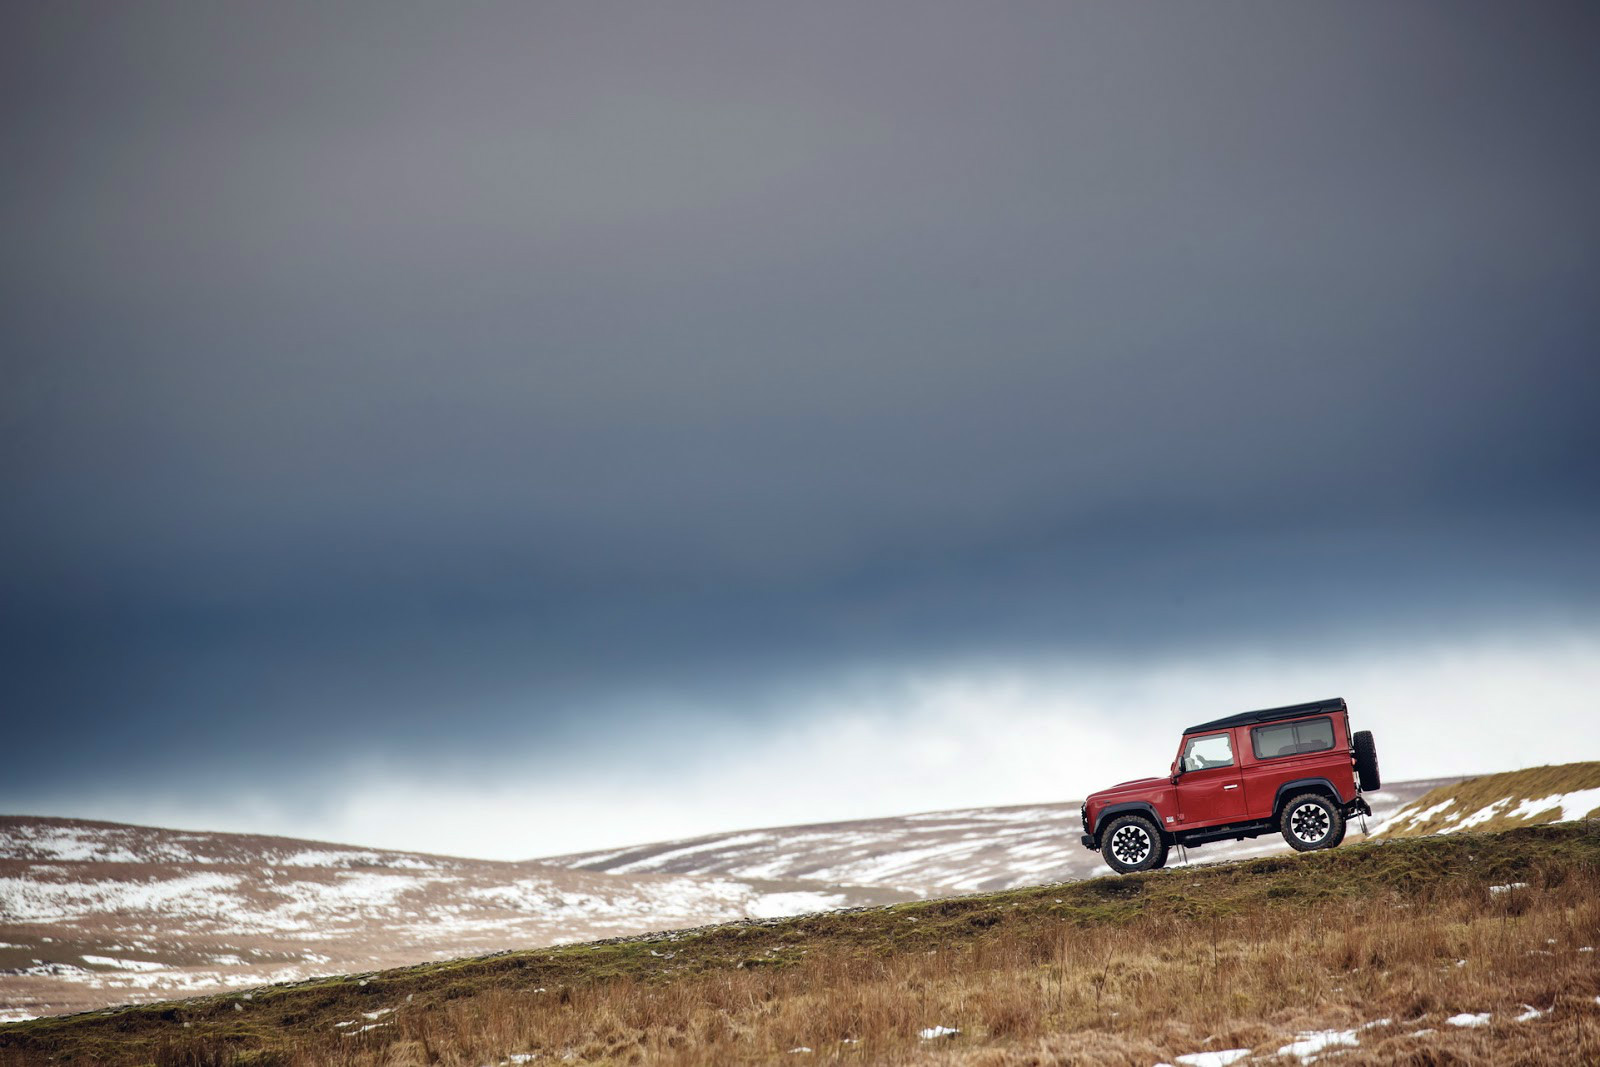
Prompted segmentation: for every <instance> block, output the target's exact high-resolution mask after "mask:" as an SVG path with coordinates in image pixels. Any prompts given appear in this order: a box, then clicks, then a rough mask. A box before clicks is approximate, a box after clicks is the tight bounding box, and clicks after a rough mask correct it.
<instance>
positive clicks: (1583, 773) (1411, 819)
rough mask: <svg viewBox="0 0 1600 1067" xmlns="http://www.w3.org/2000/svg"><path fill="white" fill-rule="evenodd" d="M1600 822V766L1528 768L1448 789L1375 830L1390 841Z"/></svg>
mask: <svg viewBox="0 0 1600 1067" xmlns="http://www.w3.org/2000/svg"><path fill="white" fill-rule="evenodd" d="M1583 818H1600V762H1590V763H1564V764H1560V765H1558V766H1554V767H1528V768H1525V769H1523V770H1520V771H1506V772H1503V773H1501V774H1486V775H1483V776H1482V777H1480V778H1471V779H1467V780H1466V781H1462V782H1456V783H1452V784H1448V785H1442V786H1440V787H1439V788H1437V789H1432V790H1429V791H1428V792H1427V793H1425V794H1424V795H1422V796H1420V797H1418V798H1417V799H1416V800H1414V801H1412V802H1411V803H1409V804H1407V805H1406V806H1405V807H1403V808H1401V809H1399V810H1398V811H1396V812H1394V814H1393V815H1391V816H1390V817H1389V818H1387V819H1385V820H1384V822H1383V824H1382V825H1381V826H1379V827H1376V828H1375V829H1374V832H1375V833H1379V834H1382V835H1383V836H1385V837H1415V836H1418V835H1420V834H1450V833H1456V832H1457V831H1460V830H1509V829H1511V828H1512V827H1514V826H1536V825H1539V824H1542V823H1551V822H1568V821H1570V820H1573V819H1583Z"/></svg>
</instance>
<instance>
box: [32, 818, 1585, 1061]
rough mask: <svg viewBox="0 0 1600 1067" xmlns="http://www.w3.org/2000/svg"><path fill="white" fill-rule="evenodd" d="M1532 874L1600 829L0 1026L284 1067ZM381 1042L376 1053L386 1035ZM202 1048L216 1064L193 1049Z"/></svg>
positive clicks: (1550, 829)
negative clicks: (316, 1038)
mask: <svg viewBox="0 0 1600 1067" xmlns="http://www.w3.org/2000/svg"><path fill="white" fill-rule="evenodd" d="M1063 847H1070V846H1068V845H1066V844H1065V843H1064V844H1063ZM1536 867H1537V868H1539V869H1543V870H1559V871H1584V872H1587V873H1586V874H1585V877H1589V878H1593V876H1594V872H1595V871H1596V870H1597V869H1600V826H1595V825H1592V824H1573V823H1567V824H1561V825H1556V826H1544V827H1532V828H1523V829H1517V830H1513V831H1508V832H1504V833H1498V834H1457V835H1451V836H1447V837H1432V838H1405V839H1397V840H1392V841H1383V842H1377V841H1373V842H1366V843H1360V844H1357V843H1353V842H1352V843H1347V844H1346V845H1345V846H1344V847H1341V848H1339V849H1337V850H1335V851H1331V852H1321V853H1308V854H1303V855H1299V854H1297V855H1289V856H1282V857H1274V858H1268V859H1260V860H1253V861H1250V862H1246V863H1239V864H1229V865H1224V866H1209V867H1195V868H1182V869H1175V870H1166V871H1157V872H1151V873H1147V874H1140V875H1131V876H1126V877H1120V878H1119V877H1107V878H1098V879H1093V880H1089V881H1084V882H1076V883H1065V884H1059V885H1052V886H1043V887H1036V888H1028V889H1018V890H1010V891H1006V892H1001V893H989V894H980V895H974V896H965V897H955V898H949V899H943V900H931V901H919V902H912V903H905V904H896V905H891V906H888V907H878V908H868V909H859V910H852V911H843V912H830V913H824V914H819V915H811V916H802V917H797V918H792V919H782V920H747V921H744V922H738V923H729V924H725V925H720V926H714V927H706V928H702V929H699V930H693V931H681V932H676V933H665V934H656V935H648V936H644V937H635V938H623V939H617V940H611V941H601V942H594V943H591V944H583V945H572V946H566V947H559V948H547V949H537V950H531V951H515V952H507V953H500V954H496V955H492V956H485V957H478V958H473V959H462V960H455V961H450V962H444V963H430V964H424V965H420V966H415V967H408V968H402V969H398V970H389V971H382V972H375V973H371V974H365V975H346V976H340V977H331V978H324V979H316V980H310V981H304V982H297V983H289V984H284V985H278V986H270V987H265V988H261V989H256V990H253V991H250V992H249V993H248V994H246V993H244V992H242V991H235V992H229V993H226V994H219V995H215V996H208V997H198V998H193V999H189V1000H181V1001H172V1002H166V1003H159V1004H148V1005H139V1006H132V1007H123V1008H115V1009H109V1010H105V1011H99V1012H92V1013H85V1014H80V1015H73V1016H63V1017H57V1018H44V1019H34V1020H28V1021H25V1022H19V1023H7V1024H0V1064H8V1063H31V1062H46V1061H48V1062H52V1063H95V1064H153V1063H159V1064H179V1063H208V1062H214V1063H237V1064H259V1065H263V1067H264V1065H268V1064H275V1063H286V1062H290V1060H291V1058H292V1057H291V1053H292V1050H293V1049H294V1047H295V1042H296V1041H297V1039H298V1038H299V1037H304V1035H306V1034H328V1033H331V1032H334V1030H333V1028H334V1025H335V1024H336V1023H338V1022H342V1021H347V1020H351V1019H355V1018H357V1017H358V1015H359V1014H360V1013H362V1012H370V1011H374V1010H378V1009H382V1008H389V1007H394V1006H396V1005H404V1006H405V1010H406V1011H407V1012H409V1013H426V1012H444V1011H448V1010H451V1006H455V1007H457V1008H458V1007H459V1006H460V1004H461V1002H463V1001H470V1000H472V999H473V998H477V997H482V996H485V995H486V994H490V993H493V994H496V995H501V994H505V993H529V994H531V993H533V991H535V990H545V991H547V993H546V994H545V995H548V996H550V997H553V998H557V1000H556V1002H558V1003H559V1002H561V998H565V997H570V996H571V995H572V994H573V992H574V991H577V990H581V989H584V988H585V987H594V986H596V985H600V984H604V983H608V982H616V981H619V980H621V981H625V982H630V983H638V984H644V985H649V986H666V985H670V984H672V983H674V982H676V981H680V980H682V979H685V978H692V977H695V976H705V975H708V974H716V973H725V972H744V973H748V972H749V971H751V970H759V969H775V970H782V969H785V968H791V967H794V966H795V965H796V964H798V963H800V962H801V961H802V960H803V959H804V958H805V956H806V955H807V954H808V953H817V952H824V951H825V952H828V953H832V954H835V955H842V956H844V957H862V958H881V959H885V960H889V959H896V958H903V957H908V956H911V955H914V954H925V953H930V952H933V951H935V950H937V951H950V950H951V949H953V948H956V949H959V948H960V947H961V946H963V945H975V944H978V943H981V942H983V941H984V940H985V939H990V938H995V937H998V936H1002V935H1004V936H1009V937H1012V938H1015V937H1017V936H1019V935H1022V936H1026V935H1028V934H1030V933H1031V932H1033V931H1038V932H1040V935H1041V936H1043V935H1044V932H1046V931H1060V930H1063V929H1065V930H1068V931H1070V930H1071V929H1072V928H1074V927H1077V928H1103V927H1107V926H1112V927H1115V926H1121V925H1125V924H1129V923H1134V922H1141V923H1148V922H1149V921H1150V920H1152V919H1165V920H1169V921H1172V922H1180V923H1184V922H1187V923H1195V924H1197V928H1199V927H1201V926H1203V924H1204V923H1205V921H1206V920H1208V919H1222V918H1237V917H1239V916H1249V915H1252V914H1267V913H1284V912H1289V913H1292V912H1306V911H1309V910H1312V909H1315V908H1317V907H1319V906H1320V905H1323V904H1325V903H1328V902H1341V901H1344V902H1348V901H1353V900H1356V899H1358V898H1363V897H1366V896H1370V895H1374V894H1380V893H1385V894H1394V893H1399V894H1401V895H1402V896H1404V897H1405V898H1408V899H1414V900H1417V901H1419V902H1426V901H1427V900H1429V899H1430V898H1432V897H1434V896H1436V895H1440V894H1444V895H1456V896H1459V894H1460V893H1461V892H1462V891H1463V889H1464V888H1467V889H1470V888H1472V887H1474V886H1478V885H1482V886H1487V885H1490V884H1496V883H1503V882H1510V881H1518V880H1522V879H1525V878H1526V877H1527V874H1528V872H1529V870H1531V869H1534V868H1536ZM1441 899H1443V898H1442V897H1441ZM1419 906H1422V905H1421V904H1419ZM247 995H248V999H246V996H247ZM371 1040H381V1034H379V1035H376V1036H374V1037H373V1038H372V1039H371ZM202 1048H204V1049H206V1050H209V1051H206V1052H205V1053H204V1054H203V1055H202V1054H200V1053H199V1052H193V1053H192V1054H191V1053H186V1052H185V1051H184V1050H185V1049H190V1050H197V1049H202ZM219 1049H220V1050H222V1051H221V1052H218V1051H217V1050H219Z"/></svg>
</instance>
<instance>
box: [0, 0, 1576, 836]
mask: <svg viewBox="0 0 1600 1067" xmlns="http://www.w3.org/2000/svg"><path fill="white" fill-rule="evenodd" d="M4 23H5V30H4V32H3V33H0V151H3V155H4V158H5V160H6V166H5V167H4V168H3V170H0V238H3V247H4V252H3V253H0V300H3V304H4V315H3V316H0V358H3V360H4V378H5V381H4V390H3V393H0V487H3V490H4V493H3V501H4V503H3V504H0V508H3V521H0V548H3V552H0V635H3V637H4V649H5V653H4V655H5V660H6V663H5V669H4V672H3V674H4V678H3V680H0V702H3V705H0V706H3V707H4V710H5V716H6V725H5V733H6V749H7V753H8V755H7V760H6V763H7V768H6V774H5V779H4V785H3V786H0V804H4V805H7V806H10V807H13V808H28V809H40V810H42V809H43V808H45V807H51V808H52V810H60V809H61V808H63V807H75V808H77V809H80V810H85V811H88V810H92V811H94V812H97V813H100V814H103V815H106V816H108V817H116V815H117V813H118V811H119V810H123V808H125V807H126V805H127V804H129V803H131V801H130V799H129V798H137V797H149V796H156V795H160V796H167V795H169V794H170V795H172V796H176V797H178V798H180V800H179V801H174V803H175V804H179V806H180V807H181V803H180V801H181V798H182V797H183V796H188V795H191V794H192V795H193V796H196V797H201V796H215V795H217V794H216V790H219V789H222V788H224V787H228V788H245V789H255V790H270V789H271V788H273V783H279V782H286V781H290V782H294V783H296V787H297V788H296V792H297V793H298V794H299V795H302V796H308V797H312V798H314V797H316V796H317V795H318V790H319V789H321V788H323V785H324V784H326V783H327V782H329V781H332V780H334V778H335V776H337V775H339V774H340V773H343V772H344V771H345V770H347V769H348V767H349V765H350V763H351V761H352V760H364V761H369V762H370V763H372V764H373V765H374V766H379V767H384V768H392V769H394V773H396V774H399V775H402V776H403V775H406V774H410V773H414V771H415V769H416V768H418V767H431V768H434V769H440V768H449V769H452V771H453V772H454V773H460V774H470V773H472V772H473V771H474V770H475V769H481V768H484V767H500V766H502V764H503V762H504V761H506V760H513V761H521V762H523V763H524V764H527V765H531V766H534V767H537V768H542V769H544V770H546V771H549V772H551V773H554V772H555V771H556V770H557V769H559V770H560V771H561V773H563V774H565V773H567V772H568V771H570V770H571V769H572V768H573V767H574V766H580V767H581V766H598V765H601V764H606V765H609V763H608V761H616V760H620V761H621V762H622V763H623V764H624V765H628V766H631V765H633V764H634V763H635V762H637V761H639V760H643V759H644V758H645V757H646V755H647V754H648V752H649V751H655V752H661V751H669V750H670V751H679V750H686V749H691V748H695V747H700V746H704V745H706V744H708V743H709V744H715V743H716V742H715V740H714V739H715V738H717V737H719V736H734V735H737V736H741V737H749V738H755V739H762V738H766V739H770V738H772V737H776V736H780V735H782V732H783V731H784V730H787V729H791V728H792V727H793V726H794V724H795V722H796V720H797V718H802V717H806V716H811V715H815V714H817V713H818V708H819V707H824V706H826V705H827V698H826V697H825V696H821V695H819V694H829V693H845V692H848V691H849V687H850V686H851V685H852V684H855V682H853V681H852V679H854V680H859V679H861V678H863V677H880V678H881V677H884V676H894V675H897V674H898V675H900V676H909V675H915V674H918V673H919V672H926V671H929V670H935V671H937V670H942V669H947V668H950V667H951V665H959V664H995V663H1004V664H1028V665H1035V666H1038V665H1041V664H1042V665H1045V666H1044V667H1039V668H1038V669H1041V670H1043V669H1048V668H1049V665H1051V664H1059V663H1065V662H1072V663H1080V664H1106V663H1122V664H1129V665H1134V666H1130V667H1129V668H1128V669H1130V670H1135V669H1137V667H1136V665H1137V664H1138V663H1140V662H1143V661H1146V660H1149V659H1151V658H1152V657H1154V658H1158V659H1159V658H1162V657H1165V658H1166V659H1168V660H1171V659H1172V658H1174V657H1177V658H1183V657H1194V656H1199V657H1202V658H1203V657H1205V656H1206V655H1209V654H1212V653H1215V654H1217V655H1224V654H1226V655H1234V654H1236V653H1239V652H1240V650H1245V651H1246V652H1254V653H1259V654H1261V655H1267V656H1287V657H1303V656H1305V655H1307V654H1308V653H1310V652H1313V651H1315V650H1317V649H1326V650H1329V651H1330V654H1333V653H1337V654H1338V655H1345V654H1347V653H1350V652H1351V650H1359V649H1362V648H1369V649H1372V648H1378V649H1383V650H1384V651H1385V652H1386V653H1392V652H1393V651H1394V650H1395V649H1397V648H1398V649H1402V650H1403V649H1406V648H1424V647H1433V646H1435V645H1437V644H1438V643H1440V642H1446V643H1448V642H1471V641H1477V640H1480V639H1482V638H1484V637H1485V636H1486V635H1487V636H1488V637H1491V638H1493V637H1494V636H1495V635H1503V634H1519V633H1520V634H1526V633H1530V632H1539V633H1547V632H1548V633H1553V634H1558V635H1559V634H1565V635H1572V634H1580V635H1582V634H1592V633H1593V632H1594V631H1595V629H1596V624H1597V609H1600V566H1597V564H1596V559H1597V554H1596V548H1597V547H1600V546H1597V544H1596V533H1595V531H1596V520H1597V519H1600V493H1597V491H1596V487H1597V485H1600V479H1597V478H1596V476H1595V473H1594V465H1595V457H1596V456H1597V455H1600V428H1597V427H1600V420H1597V419H1596V418H1595V413H1596V411H1597V410H1600V359H1597V341H1600V300H1597V295H1600V199H1597V198H1596V197H1595V195H1594V190H1595V189H1596V188H1600V146H1597V143H1596V140H1595V138H1594V136H1593V133H1592V125H1593V115H1594V110H1595V105H1596V103H1597V98H1600V94H1597V89H1600V73H1597V70H1596V67H1595V64H1594V63H1593V57H1594V55H1595V54H1596V47H1597V45H1600V14H1597V12H1596V11H1595V10H1594V9H1593V8H1591V7H1589V6H1586V5H1578V4H1549V5H1540V6H1538V7H1536V8H1532V9H1519V10H1512V9H1510V8H1507V7H1505V6H1504V5H1495V4H1449V5H1446V4H1420V3H1419V4H1409V5H1404V6H1400V7H1385V8H1372V7H1367V8H1355V7H1327V8H1310V7H1293V8H1287V7H1283V6H1281V5H1273V4H1263V3H1249V4H1237V3H1213V4H1207V5H1176V4H1171V5H1157V4H1139V5H1126V4H1118V5H1097V4H1062V3H1051V4H1024V3H1017V4H1005V5H1000V6H991V7H986V8H979V7H974V6H972V5H961V4H951V5H941V4H921V3H919V4H910V3H899V2H891V3H883V4H869V5H859V4H804V5H793V4H789V5H780V4H770V5H760V4H758V5H752V4H695V3H673V4H666V5H627V4H591V3H584V4H507V5H495V4H478V5H469V6H465V7H460V6H457V7H451V8H443V7H438V6H433V5H422V4H417V5H403V4H402V5H393V4H382V5H378V4H371V5H360V4H349V5H339V6H337V7H331V8H330V7H328V6H326V5H312V4H273V5H262V6H253V7H252V6H225V7H205V6H200V7H196V6H192V5H177V4H148V5H140V6H138V7H120V8H107V7H105V6H103V5H101V6H94V5H72V4H50V5H43V4H38V5H31V4H30V5H17V6H14V7H13V8H12V9H11V10H9V11H8V12H7V14H6V15H5V16H4ZM1578 662H1582V659H1581V657H1580V659H1579V661H1578ZM1028 669H1034V668H1033V667H1029V668H1028ZM1396 669H1402V670H1403V669H1404V668H1403V667H1397V668H1396ZM1337 681H1338V678H1337V677H1334V678H1332V679H1330V682H1331V683H1335V684H1336V683H1337ZM1578 681H1579V679H1578V678H1576V677H1575V676H1574V678H1573V684H1574V685H1575V686H1576V685H1577V684H1578ZM1097 692H1099V693H1100V694H1101V697H1100V698H1099V699H1101V701H1102V703H1101V704H1100V705H1098V706H1097V707H1095V708H1088V707H1087V705H1085V704H1083V703H1082V702H1080V703H1079V704H1078V705H1075V707H1076V709H1077V710H1075V711H1074V712H1073V714H1074V715H1078V716H1080V717H1087V718H1088V719H1094V720H1095V721H1096V722H1098V721H1100V719H1103V718H1104V717H1106V716H1114V715H1115V714H1116V713H1117V707H1116V699H1115V695H1114V694H1115V687H1111V688H1109V689H1106V688H1102V689H1100V690H1097ZM1173 692H1176V690H1173ZM1239 695H1241V694H1236V693H1232V692H1196V693H1194V695H1193V701H1194V703H1195V705H1196V706H1199V707H1202V708H1203V709H1204V711H1205V713H1206V714H1201V715H1199V716H1198V717H1200V718H1204V717H1206V715H1207V714H1210V713H1211V712H1216V713H1219V714H1220V713H1224V712H1227V711H1230V710H1237V709H1236V708H1234V707H1233V706H1232V704H1231V701H1232V700H1233V699H1234V698H1235V697H1236V696H1239ZM1328 695H1332V692H1331V691H1330V692H1320V691H1319V692H1283V693H1282V700H1283V701H1285V702H1289V701H1294V700H1300V699H1311V698H1316V697H1322V696H1328ZM1272 699H1276V697H1273V698H1272ZM1178 717H1179V718H1184V719H1192V718H1196V717H1197V716H1195V715H1189V714H1179V715H1178ZM708 738H709V739H712V740H710V741H708V740H707V739H708ZM1597 739H1600V738H1596V737H1595V736H1594V735H1593V734H1591V735H1590V736H1589V737H1588V740H1590V741H1594V740H1597ZM752 743H756V742H752ZM762 743H765V742H762ZM1164 758H1165V756H1164V750H1163V754H1162V756H1161V757H1159V758H1158V762H1161V761H1164ZM1482 769H1494V768H1482ZM1088 784H1089V785H1092V784H1093V783H1088ZM1067 788H1068V791H1069V792H1070V791H1071V790H1070V787H1067ZM186 790H188V791H189V792H188V793H186V792H185V791H186ZM1019 799H1033V798H1031V797H1022V798H1019ZM306 803H308V804H313V805H314V803H315V801H314V800H308V801H306ZM119 805H122V806H123V808H119ZM188 810H193V811H194V812H195V813H196V814H195V815H194V817H193V818H191V821H192V822H197V823H198V822H203V821H204V814H203V813H204V810H205V809H204V803H203V802H202V801H199V800H195V801H192V802H191V806H190V809H188ZM702 828H705V827H701V826H686V827H684V829H685V830H695V829H702Z"/></svg>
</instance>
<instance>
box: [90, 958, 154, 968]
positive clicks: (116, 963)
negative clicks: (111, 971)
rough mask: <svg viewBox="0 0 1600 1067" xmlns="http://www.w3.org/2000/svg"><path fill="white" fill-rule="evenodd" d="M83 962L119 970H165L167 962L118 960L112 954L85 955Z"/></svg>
mask: <svg viewBox="0 0 1600 1067" xmlns="http://www.w3.org/2000/svg"><path fill="white" fill-rule="evenodd" d="M83 962H84V963H88V964H92V965H93V966H95V967H115V968H116V969H117V970H119V971H164V970H166V969H167V965H166V964H165V963H155V962H152V961H150V960H118V959H112V958H111V957H110V956H84V957H83Z"/></svg>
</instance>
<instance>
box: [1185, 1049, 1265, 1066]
mask: <svg viewBox="0 0 1600 1067" xmlns="http://www.w3.org/2000/svg"><path fill="white" fill-rule="evenodd" d="M1248 1055H1250V1050H1249V1049H1247V1048H1227V1049H1222V1050H1221V1051H1218V1052H1190V1053H1186V1054H1185V1055H1182V1056H1179V1057H1177V1060H1178V1062H1179V1063H1181V1064H1183V1067H1228V1065H1229V1064H1230V1063H1238V1062H1239V1061H1240V1060H1242V1059H1244V1058H1245V1057H1246V1056H1248Z"/></svg>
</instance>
